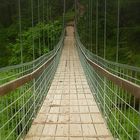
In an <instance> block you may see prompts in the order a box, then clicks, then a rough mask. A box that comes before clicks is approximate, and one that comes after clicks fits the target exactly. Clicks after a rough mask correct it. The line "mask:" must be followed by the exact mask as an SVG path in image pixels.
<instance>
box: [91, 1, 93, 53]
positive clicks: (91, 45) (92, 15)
mask: <svg viewBox="0 0 140 140" xmlns="http://www.w3.org/2000/svg"><path fill="white" fill-rule="evenodd" d="M92 16H93V1H92V0H91V51H92V52H93V38H92V37H93V36H92V32H93V27H92V26H93V23H92V22H93V18H92Z"/></svg>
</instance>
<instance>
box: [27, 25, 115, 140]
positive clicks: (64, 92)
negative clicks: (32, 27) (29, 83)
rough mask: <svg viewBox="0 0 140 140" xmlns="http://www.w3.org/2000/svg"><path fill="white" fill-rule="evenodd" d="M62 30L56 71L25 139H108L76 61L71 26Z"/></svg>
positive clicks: (109, 139)
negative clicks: (65, 31)
mask: <svg viewBox="0 0 140 140" xmlns="http://www.w3.org/2000/svg"><path fill="white" fill-rule="evenodd" d="M66 30H67V33H66V37H65V42H64V49H63V51H62V56H61V59H60V63H59V66H58V68H57V72H56V74H55V77H54V80H53V82H52V85H51V88H50V90H49V92H48V95H47V97H46V99H45V101H44V103H43V105H42V107H41V109H40V111H39V113H38V115H37V117H36V118H35V120H34V121H33V124H32V126H31V129H30V131H29V132H28V134H27V136H26V138H25V140H111V139H113V138H112V137H111V134H110V132H109V130H108V129H107V127H106V125H105V122H104V120H103V118H102V116H101V114H100V112H99V109H98V107H97V104H96V102H95V100H94V98H93V96H92V93H91V91H90V89H89V86H88V83H87V80H86V77H85V75H84V71H83V69H82V66H81V64H80V60H79V57H78V54H77V50H76V48H75V45H74V35H73V32H74V29H73V27H72V26H68V27H67V29H66Z"/></svg>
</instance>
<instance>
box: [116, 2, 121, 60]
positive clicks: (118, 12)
mask: <svg viewBox="0 0 140 140" xmlns="http://www.w3.org/2000/svg"><path fill="white" fill-rule="evenodd" d="M117 4H118V5H117V48H116V62H118V61H119V40H120V39H119V38H120V0H118V3H117Z"/></svg>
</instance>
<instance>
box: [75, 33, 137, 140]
mask: <svg viewBox="0 0 140 140" xmlns="http://www.w3.org/2000/svg"><path fill="white" fill-rule="evenodd" d="M76 45H77V48H78V52H79V56H80V60H81V63H82V65H83V68H84V71H85V74H86V76H87V79H88V82H89V85H90V88H91V90H92V93H93V95H94V97H95V99H96V101H97V102H98V105H99V108H100V110H101V112H102V114H103V116H104V118H105V119H106V123H107V124H108V127H109V129H110V131H111V132H112V135H113V137H114V139H120V140H139V139H140V99H137V98H136V97H134V96H133V95H132V94H131V93H130V92H128V91H126V90H125V89H123V88H121V87H119V86H118V85H116V84H115V83H114V82H112V81H110V80H108V79H107V78H106V77H104V76H102V75H101V74H99V73H98V72H97V71H96V70H94V68H93V67H92V66H91V65H90V64H89V63H88V61H87V60H86V59H85V57H84V55H83V53H82V52H81V50H83V51H84V53H85V54H86V56H87V57H88V58H90V59H91V60H92V61H93V62H95V63H97V64H98V65H100V66H101V67H103V68H105V69H106V70H108V71H110V72H111V73H113V74H115V75H117V76H119V77H122V78H125V79H127V80H129V81H131V82H133V83H137V84H139V80H140V77H139V74H140V68H136V67H132V66H128V65H122V64H119V63H113V62H110V61H107V60H104V59H103V58H100V57H98V56H97V55H94V54H92V53H91V52H90V51H88V50H87V49H86V48H85V47H84V46H83V45H82V44H81V42H80V40H79V37H78V35H77V34H76Z"/></svg>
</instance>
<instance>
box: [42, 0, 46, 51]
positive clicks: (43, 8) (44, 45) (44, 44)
mask: <svg viewBox="0 0 140 140" xmlns="http://www.w3.org/2000/svg"><path fill="white" fill-rule="evenodd" d="M42 4H43V5H42V10H43V13H42V14H43V53H44V54H45V47H46V43H45V31H44V27H45V16H44V10H45V3H44V0H42Z"/></svg>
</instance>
